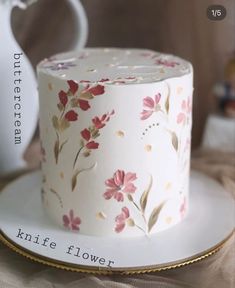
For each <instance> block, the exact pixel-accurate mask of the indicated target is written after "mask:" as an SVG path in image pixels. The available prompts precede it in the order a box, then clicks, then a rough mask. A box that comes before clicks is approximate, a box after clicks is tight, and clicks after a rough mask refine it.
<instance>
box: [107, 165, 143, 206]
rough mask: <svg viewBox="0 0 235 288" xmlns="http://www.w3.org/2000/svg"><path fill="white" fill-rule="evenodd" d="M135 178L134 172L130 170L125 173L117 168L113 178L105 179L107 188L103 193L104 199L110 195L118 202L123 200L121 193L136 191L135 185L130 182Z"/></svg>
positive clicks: (109, 197)
mask: <svg viewBox="0 0 235 288" xmlns="http://www.w3.org/2000/svg"><path fill="white" fill-rule="evenodd" d="M136 179H137V177H136V174H135V173H132V172H128V173H125V172H124V171H123V170H117V171H116V172H115V173H114V175H113V178H110V179H107V180H106V181H105V185H106V186H107V190H106V191H105V193H104V194H103V196H104V198H105V199H106V200H109V199H111V198H112V197H113V198H114V199H116V200H117V201H118V202H120V201H123V200H124V194H123V193H134V192H135V191H136V187H135V185H134V184H133V183H132V182H133V181H135V180H136Z"/></svg>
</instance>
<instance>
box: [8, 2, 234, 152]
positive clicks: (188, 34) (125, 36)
mask: <svg viewBox="0 0 235 288" xmlns="http://www.w3.org/2000/svg"><path fill="white" fill-rule="evenodd" d="M218 2H219V4H221V5H224V6H225V7H226V9H227V16H226V18H225V19H224V20H222V21H211V20H209V19H208V18H207V16H206V10H207V7H208V6H209V5H211V4H218ZM81 3H82V4H83V6H84V8H85V11H86V14H87V17H88V22H89V37H88V42H87V46H90V47H94V46H115V47H139V48H149V49H153V50H157V51H160V52H166V53H172V54H176V55H178V56H181V57H183V58H185V59H187V60H189V61H191V62H192V63H193V66H194V75H195V78H194V87H195V91H194V122H193V147H194V148H195V147H197V146H198V145H199V143H200V141H201V138H202V134H203V130H204V126H205V121H206V118H207V116H208V114H210V113H211V112H213V111H214V110H215V106H216V104H215V103H216V99H215V97H214V95H213V94H212V93H211V90H212V87H213V85H214V84H215V83H216V82H218V81H223V77H224V75H223V74H224V66H225V63H226V62H227V61H228V59H229V58H231V57H232V55H233V53H234V51H235V1H234V0H220V1H209V0H190V1H189V0H177V1H176V0H115V1H114V0H113V1H112V0H81ZM75 22H76V21H75V16H74V14H73V11H72V10H71V8H70V6H69V5H68V3H67V1H66V0H39V1H38V2H36V3H35V4H34V5H31V6H30V7H29V8H28V9H27V10H20V9H17V8H16V9H14V12H13V15H12V26H13V31H14V34H15V37H16V39H17V41H18V42H19V43H20V45H21V46H22V48H23V50H24V51H25V52H26V54H27V55H28V57H29V59H30V60H31V62H32V63H33V65H34V67H35V66H36V64H37V63H38V62H39V61H40V60H42V59H43V58H45V57H48V56H50V55H52V54H54V53H58V52H61V51H66V50H69V49H71V48H72V47H73V45H74V41H75V39H76V33H77V32H76V31H77V30H76V23H75Z"/></svg>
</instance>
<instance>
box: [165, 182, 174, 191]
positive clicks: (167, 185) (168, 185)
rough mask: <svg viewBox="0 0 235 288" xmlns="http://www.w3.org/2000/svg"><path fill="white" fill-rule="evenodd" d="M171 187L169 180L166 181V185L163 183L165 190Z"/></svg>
mask: <svg viewBox="0 0 235 288" xmlns="http://www.w3.org/2000/svg"><path fill="white" fill-rule="evenodd" d="M171 187H172V184H171V182H167V183H166V185H165V190H170V189H171Z"/></svg>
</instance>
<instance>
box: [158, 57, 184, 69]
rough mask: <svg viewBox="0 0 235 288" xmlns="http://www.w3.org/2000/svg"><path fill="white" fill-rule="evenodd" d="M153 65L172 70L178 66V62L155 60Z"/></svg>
mask: <svg viewBox="0 0 235 288" xmlns="http://www.w3.org/2000/svg"><path fill="white" fill-rule="evenodd" d="M155 64H157V65H163V66H165V67H171V68H174V67H175V66H177V65H180V64H179V63H178V62H176V61H172V60H165V59H157V60H156V61H155Z"/></svg>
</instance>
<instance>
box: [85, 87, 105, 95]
mask: <svg viewBox="0 0 235 288" xmlns="http://www.w3.org/2000/svg"><path fill="white" fill-rule="evenodd" d="M88 91H89V92H90V93H91V94H92V95H93V96H97V95H102V94H104V86H103V85H97V86H95V87H92V88H89V89H88Z"/></svg>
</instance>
